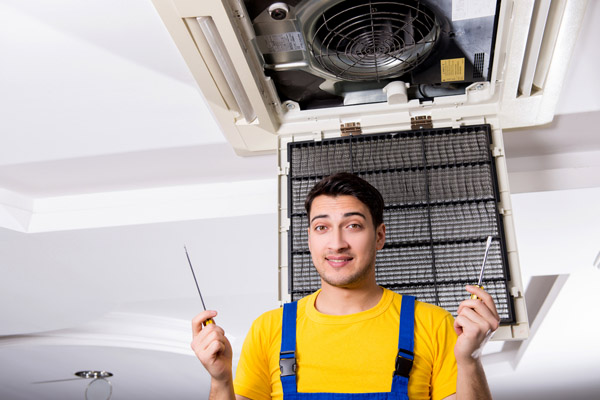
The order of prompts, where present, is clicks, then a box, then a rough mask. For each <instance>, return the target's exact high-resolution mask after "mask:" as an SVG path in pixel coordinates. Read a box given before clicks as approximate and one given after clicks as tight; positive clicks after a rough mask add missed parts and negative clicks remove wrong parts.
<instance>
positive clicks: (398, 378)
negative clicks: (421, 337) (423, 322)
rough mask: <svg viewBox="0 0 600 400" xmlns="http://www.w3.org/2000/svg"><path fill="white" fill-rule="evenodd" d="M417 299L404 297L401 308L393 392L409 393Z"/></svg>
mask: <svg viewBox="0 0 600 400" xmlns="http://www.w3.org/2000/svg"><path fill="white" fill-rule="evenodd" d="M414 330H415V298H414V297H413V296H405V295H403V296H402V305H401V308H400V333H399V337H398V355H397V356H396V368H395V370H394V377H393V379H392V392H404V393H405V394H407V393H408V376H409V374H410V370H411V369H412V365H413V360H414V358H415V356H414V353H413V351H414V347H415V346H414V345H415V343H414V341H415V339H414V338H415V333H414Z"/></svg>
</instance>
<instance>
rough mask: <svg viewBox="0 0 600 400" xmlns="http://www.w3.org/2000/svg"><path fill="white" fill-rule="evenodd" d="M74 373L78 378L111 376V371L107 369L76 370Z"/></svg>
mask: <svg viewBox="0 0 600 400" xmlns="http://www.w3.org/2000/svg"><path fill="white" fill-rule="evenodd" d="M75 375H77V376H79V377H80V378H87V379H92V378H109V377H111V376H113V374H112V372H108V371H78V372H75Z"/></svg>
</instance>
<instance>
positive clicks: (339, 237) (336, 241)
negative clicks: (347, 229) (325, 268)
mask: <svg viewBox="0 0 600 400" xmlns="http://www.w3.org/2000/svg"><path fill="white" fill-rule="evenodd" d="M331 233H332V234H331V235H330V239H331V240H330V242H329V248H330V249H331V250H333V251H335V252H340V251H344V250H346V249H347V248H348V247H349V245H348V242H347V241H346V238H345V235H344V231H343V229H342V228H337V229H333V230H332V232H331Z"/></svg>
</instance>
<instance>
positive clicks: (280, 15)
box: [270, 8, 287, 21]
mask: <svg viewBox="0 0 600 400" xmlns="http://www.w3.org/2000/svg"><path fill="white" fill-rule="evenodd" d="M270 11H271V18H273V19H274V20H277V21H281V20H282V19H285V18H286V17H287V10H286V9H284V8H274V9H273V10H270Z"/></svg>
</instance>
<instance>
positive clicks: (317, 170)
mask: <svg viewBox="0 0 600 400" xmlns="http://www.w3.org/2000/svg"><path fill="white" fill-rule="evenodd" d="M490 143H491V133H490V127H489V125H481V126H470V127H463V128H457V129H450V128H448V129H424V130H417V131H406V132H394V133H384V134H375V135H360V136H349V137H342V138H335V139H324V140H321V141H317V142H316V141H307V142H292V143H289V144H288V161H289V164H290V170H289V175H288V190H289V193H288V201H289V204H288V210H289V214H290V215H289V217H290V221H291V222H290V224H291V225H290V230H289V245H288V249H289V275H288V278H289V282H288V288H289V291H290V294H291V298H292V300H297V299H299V298H301V297H303V296H305V295H307V294H309V293H311V292H313V291H315V290H317V289H318V288H319V287H320V283H321V282H320V278H319V275H318V274H317V272H316V270H315V268H314V266H313V263H312V260H311V255H310V252H309V250H308V244H307V230H308V218H307V216H306V212H305V210H304V200H305V198H306V195H307V194H308V192H309V191H310V189H311V188H312V187H313V185H314V184H315V183H316V182H318V181H319V180H320V179H322V178H323V177H325V176H328V175H331V174H333V173H336V172H342V171H344V172H352V173H354V174H357V175H359V176H360V177H361V178H363V179H365V180H367V181H368V182H370V183H371V184H372V185H373V186H375V187H376V188H377V189H378V190H379V191H380V192H381V194H382V195H383V198H384V201H385V210H384V223H385V224H386V243H385V246H384V248H383V249H382V250H380V251H379V252H378V254H377V261H376V277H377V281H378V283H379V284H380V285H381V286H383V287H386V288H388V289H391V290H393V291H395V292H398V293H402V294H410V295H414V296H416V297H417V298H418V299H419V300H421V301H425V302H428V303H432V304H436V305H438V306H441V307H443V308H445V309H447V310H448V311H450V312H451V313H453V315H456V309H457V308H458V305H459V303H460V302H461V301H463V300H464V299H466V298H467V297H468V296H469V293H467V292H466V291H465V289H464V286H465V285H466V284H476V283H477V281H478V278H479V272H480V269H481V262H482V259H483V254H484V250H485V243H486V239H487V237H488V236H492V237H493V242H492V246H491V248H490V251H489V255H488V259H487V264H486V271H485V274H484V280H483V285H484V287H485V289H486V290H487V291H488V293H490V294H491V295H492V297H493V298H494V301H495V302H496V307H497V308H498V312H499V314H500V317H501V320H502V322H503V323H512V322H514V313H513V306H512V303H511V301H512V298H511V296H510V295H509V292H508V285H507V282H508V281H510V276H509V268H508V262H507V255H506V248H505V238H504V232H503V228H502V227H503V223H502V215H501V214H500V213H499V211H498V205H497V203H498V200H499V194H498V188H497V178H496V171H495V164H494V158H493V157H492V154H491V151H490Z"/></svg>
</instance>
